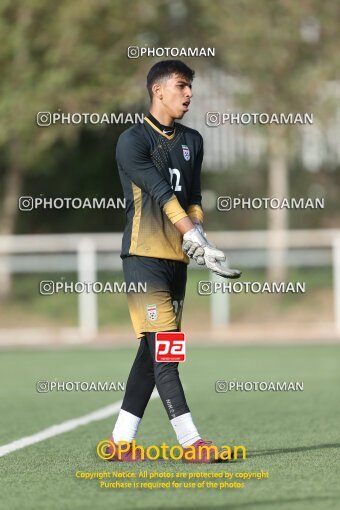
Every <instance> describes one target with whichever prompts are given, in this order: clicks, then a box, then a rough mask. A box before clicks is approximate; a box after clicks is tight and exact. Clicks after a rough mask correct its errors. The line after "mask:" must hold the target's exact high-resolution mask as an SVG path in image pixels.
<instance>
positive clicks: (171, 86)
mask: <svg viewBox="0 0 340 510" xmlns="http://www.w3.org/2000/svg"><path fill="white" fill-rule="evenodd" d="M193 78H194V71H193V70H192V69H190V68H189V67H188V66H187V65H186V64H184V63H183V62H181V61H179V60H166V61H162V62H158V63H157V64H155V65H154V66H153V67H152V68H151V69H150V71H149V73H148V76H147V89H148V92H149V95H150V99H151V106H150V113H149V114H148V115H147V117H145V118H144V123H140V124H137V125H135V126H133V127H131V128H129V129H127V130H126V131H125V132H124V133H122V135H121V136H120V137H119V140H118V144H117V151H116V156H117V163H118V170H119V175H120V179H121V183H122V187H123V191H124V196H125V199H126V227H125V231H124V236H123V242H122V252H121V257H122V259H123V271H124V276H125V281H126V283H127V284H130V283H135V284H137V283H138V282H146V283H147V293H130V294H128V304H129V311H130V316H131V320H132V323H133V327H134V330H135V334H136V336H137V338H138V339H140V345H139V349H138V352H137V355H136V358H135V360H134V363H133V365H132V368H131V371H130V375H129V377H128V381H127V385H126V392H125V396H124V400H123V404H122V408H121V410H120V413H119V416H118V419H117V421H116V424H115V426H114V429H113V433H112V441H113V442H114V443H115V444H118V442H119V441H124V442H129V443H130V442H131V441H132V440H133V439H135V437H136V434H137V430H138V426H139V424H140V421H141V419H142V417H143V414H144V411H145V408H146V406H147V404H148V402H149V399H150V396H151V393H152V391H153V389H154V387H155V385H156V387H157V390H158V393H159V395H160V398H161V400H162V402H163V405H164V407H165V410H166V412H167V414H168V417H169V420H170V423H171V425H172V427H173V429H174V431H175V434H176V436H177V440H178V442H179V444H180V445H181V446H182V447H183V448H185V447H188V446H190V445H193V446H194V447H195V448H197V449H198V447H200V446H203V445H207V444H211V442H207V441H204V440H203V439H202V438H201V436H200V434H199V432H198V430H197V428H196V426H195V424H194V422H193V419H192V416H191V413H190V410H189V407H188V404H187V402H186V399H185V395H184V391H183V387H182V384H181V381H180V378H179V374H178V363H174V362H172V363H164V362H156V361H155V334H156V333H157V332H162V331H163V332H164V331H180V327H181V316H182V309H183V301H184V294H185V286H186V276H187V264H188V262H189V258H193V259H194V260H196V262H197V263H198V264H201V265H203V264H204V265H206V267H208V268H209V269H211V270H212V271H213V272H215V273H217V274H219V275H221V276H223V277H228V278H237V277H239V276H240V272H239V271H236V270H227V269H224V268H222V266H221V261H224V260H225V255H224V254H223V252H221V251H219V250H217V249H215V248H214V247H212V246H211V245H210V244H209V242H208V240H207V239H206V237H205V235H204V233H203V230H202V227H201V225H202V223H203V211H202V207H201V185H200V173H201V165H202V159H203V139H202V136H201V135H200V134H199V133H198V132H197V131H195V130H193V129H190V128H188V127H185V126H183V125H181V124H177V123H175V122H174V121H175V120H176V119H182V117H183V116H184V114H185V113H186V112H187V111H188V110H189V105H190V101H191V98H192V90H191V86H192V81H193ZM113 460H117V459H116V458H113ZM121 460H123V461H132V460H140V456H138V455H137V456H136V457H135V458H132V454H131V449H130V450H129V451H128V452H126V453H125V454H123V455H122V457H121ZM200 461H201V462H215V459H214V458H211V459H210V460H209V455H204V454H202V458H201V460H200Z"/></svg>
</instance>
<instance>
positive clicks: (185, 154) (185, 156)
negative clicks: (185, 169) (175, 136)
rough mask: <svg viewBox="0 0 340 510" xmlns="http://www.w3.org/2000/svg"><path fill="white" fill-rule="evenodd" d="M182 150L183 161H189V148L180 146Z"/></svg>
mask: <svg viewBox="0 0 340 510" xmlns="http://www.w3.org/2000/svg"><path fill="white" fill-rule="evenodd" d="M182 149H183V156H184V159H185V161H189V159H190V151H189V147H188V146H187V145H182Z"/></svg>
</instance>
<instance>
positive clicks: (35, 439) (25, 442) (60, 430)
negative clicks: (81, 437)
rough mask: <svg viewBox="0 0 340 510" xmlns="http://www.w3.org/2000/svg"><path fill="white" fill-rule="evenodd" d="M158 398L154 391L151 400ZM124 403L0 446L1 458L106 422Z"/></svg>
mask: <svg viewBox="0 0 340 510" xmlns="http://www.w3.org/2000/svg"><path fill="white" fill-rule="evenodd" d="M157 397H159V395H158V392H156V391H154V392H153V393H152V395H151V398H152V399H153V398H157ZM122 402H123V401H122V400H120V401H119V402H115V403H114V404H110V405H109V406H106V407H102V408H101V409H98V410H97V411H93V412H92V413H89V414H85V416H80V417H79V418H73V419H72V420H67V421H64V422H63V423H60V424H59V425H52V426H51V427H48V428H47V429H44V430H42V431H41V432H37V433H36V434H33V435H32V436H26V437H22V438H21V439H17V440H16V441H12V443H8V444H5V445H3V446H0V457H3V456H4V455H7V454H9V453H12V452H15V451H16V450H21V448H25V447H26V446H30V445H32V444H36V443H40V442H41V441H44V440H45V439H49V438H51V437H55V436H59V434H64V432H69V431H70V430H74V429H77V428H78V427H81V426H83V425H88V424H89V423H92V422H93V421H100V420H104V419H105V418H109V417H110V416H113V415H114V414H117V413H118V411H119V410H120V407H121V405H122Z"/></svg>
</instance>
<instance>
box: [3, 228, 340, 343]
mask: <svg viewBox="0 0 340 510" xmlns="http://www.w3.org/2000/svg"><path fill="white" fill-rule="evenodd" d="M269 235H270V234H269V233H268V232H267V231H249V232H210V233H209V238H210V239H211V240H212V241H213V242H215V243H216V245H217V246H218V247H219V248H220V249H222V250H224V251H226V252H227V253H228V254H229V263H230V266H231V267H240V268H242V269H243V270H244V269H245V268H256V267H267V265H268V264H267V262H268V253H269V247H270V246H271V243H270V239H269ZM121 237H122V236H121V234H120V233H107V234H56V235H52V234H48V235H16V236H0V272H1V271H2V272H4V271H10V272H12V273H34V272H35V273H38V272H44V271H50V272H55V271H63V272H66V271H73V272H74V271H76V272H77V278H78V281H79V282H95V281H97V273H98V271H101V270H121V260H120V257H119V252H120V245H121ZM286 239H287V246H286V248H287V266H288V267H308V266H309V267H318V266H328V267H330V266H332V267H333V292H334V317H335V322H334V333H335V334H336V335H340V230H335V229H328V230H289V231H287V233H286ZM190 267H192V266H190ZM195 269H199V267H198V266H196V265H195ZM0 276H1V275H0ZM212 280H213V281H216V278H214V276H212ZM230 299H232V298H231V297H230V294H229V293H216V294H212V295H211V297H210V317H211V325H212V327H213V328H221V327H224V328H225V327H227V326H228V324H229V323H230ZM1 332H2V333H5V331H4V330H3V329H1V327H0V333H1ZM11 333H12V334H13V333H14V331H13V330H11ZM28 333H29V332H28ZM36 333H37V332H36V331H35V332H32V335H33V336H34V334H36ZM68 333H70V334H69V337H70V338H71V340H73V341H74V340H77V341H79V342H84V341H85V342H86V341H90V340H93V339H95V338H96V337H97V336H98V333H99V330H98V309H97V294H96V293H92V292H88V293H87V292H83V293H79V294H78V327H77V328H76V329H73V330H72V331H71V332H70V330H68ZM43 334H46V331H45V332H44V333H43ZM66 337H67V335H66Z"/></svg>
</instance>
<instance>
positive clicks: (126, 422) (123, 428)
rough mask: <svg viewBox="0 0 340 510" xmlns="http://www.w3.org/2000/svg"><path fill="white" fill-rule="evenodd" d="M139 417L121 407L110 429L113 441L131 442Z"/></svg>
mask: <svg viewBox="0 0 340 510" xmlns="http://www.w3.org/2000/svg"><path fill="white" fill-rule="evenodd" d="M140 421H141V418H139V417H138V416H135V415H134V414H131V413H128V412H127V411H124V409H121V410H120V411H119V415H118V418H117V421H116V424H115V426H114V429H113V431H112V437H113V439H114V442H115V443H116V444H118V442H119V441H126V442H128V443H131V441H132V440H133V439H135V438H136V435H137V431H138V427H139V424H140Z"/></svg>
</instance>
